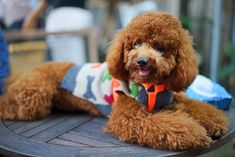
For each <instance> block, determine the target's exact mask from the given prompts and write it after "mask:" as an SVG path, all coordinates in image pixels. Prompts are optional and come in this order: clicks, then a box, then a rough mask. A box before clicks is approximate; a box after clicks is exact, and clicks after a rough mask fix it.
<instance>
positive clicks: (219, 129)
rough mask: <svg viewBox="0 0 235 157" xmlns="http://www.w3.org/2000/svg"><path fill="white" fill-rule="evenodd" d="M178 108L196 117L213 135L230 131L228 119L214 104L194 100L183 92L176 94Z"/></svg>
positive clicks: (216, 135) (218, 135) (221, 134)
mask: <svg viewBox="0 0 235 157" xmlns="http://www.w3.org/2000/svg"><path fill="white" fill-rule="evenodd" d="M174 97H175V101H176V105H175V107H176V109H177V110H182V111H183V112H186V113H188V114H189V115H190V116H192V117H193V118H194V119H196V120H197V121H198V122H199V123H200V124H201V125H202V126H203V127H204V128H205V129H206V130H207V134H208V135H209V136H212V137H221V136H223V135H224V134H225V133H226V132H227V131H228V119H227V117H226V116H225V115H224V114H223V113H222V111H220V110H218V109H216V108H215V107H214V106H212V105H210V104H207V103H204V102H200V101H197V100H192V99H189V98H187V97H186V96H184V95H183V94H181V93H179V94H175V95H174Z"/></svg>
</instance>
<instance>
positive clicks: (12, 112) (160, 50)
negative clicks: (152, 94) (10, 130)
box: [0, 12, 228, 150]
mask: <svg viewBox="0 0 235 157" xmlns="http://www.w3.org/2000/svg"><path fill="white" fill-rule="evenodd" d="M103 65H104V64H101V65H99V64H97V67H100V66H103ZM92 66H93V67H96V65H94V64H93V65H92ZM197 66H198V65H197V62H196V58H195V55H194V50H193V47H192V39H191V37H190V36H189V34H188V32H187V31H185V30H184V29H183V28H182V26H181V24H180V22H179V21H178V20H177V19H175V18H174V17H173V16H172V15H170V14H167V13H155V12H147V13H144V14H142V15H139V16H137V17H135V18H134V19H133V20H132V21H131V22H130V24H129V25H128V26H127V27H126V28H124V29H122V30H120V31H119V32H118V34H117V35H116V37H115V38H114V40H113V42H112V44H111V46H110V48H109V50H108V55H107V67H108V71H109V73H110V74H111V75H112V77H114V78H115V79H116V80H122V81H121V82H122V83H125V84H128V83H129V82H131V81H132V82H134V83H136V84H138V86H141V85H142V84H144V83H149V84H153V85H162V86H164V88H165V89H167V90H169V91H171V93H173V94H172V95H173V100H172V101H170V102H171V103H170V105H168V106H166V107H162V108H160V109H158V110H157V112H156V113H152V112H148V111H147V108H146V106H145V105H142V104H141V103H139V101H137V100H136V99H135V98H133V97H132V96H130V95H128V94H126V93H125V92H122V90H121V92H120V91H117V92H116V94H117V95H116V96H117V97H116V100H115V102H114V103H113V105H112V111H111V113H110V114H109V120H108V122H107V124H106V126H105V129H104V130H105V131H106V132H110V133H112V134H113V135H114V136H116V137H117V138H119V139H120V140H122V141H125V142H128V143H137V144H139V145H146V146H149V147H152V148H157V149H170V150H182V149H189V148H201V147H208V146H209V145H210V144H211V142H212V138H211V137H220V136H222V135H224V134H225V133H226V132H227V125H228V122H227V118H226V117H225V116H224V115H223V113H222V112H221V111H219V110H217V109H216V108H215V107H213V106H211V105H209V104H205V103H202V102H199V101H196V100H191V99H189V98H187V97H186V96H184V94H183V93H182V92H181V91H184V90H185V89H186V88H187V87H188V86H189V85H190V84H191V83H192V81H193V80H194V79H195V77H196V74H197V72H198V70H197ZM74 67H75V66H74V65H73V64H71V63H48V64H45V65H42V66H40V67H38V68H36V69H35V70H33V71H32V72H30V73H28V74H25V75H22V76H20V77H19V78H18V79H16V80H15V81H13V82H12V83H11V84H10V85H9V87H8V88H7V90H6V94H5V95H3V96H1V97H0V117H1V119H17V120H33V119H39V118H44V117H46V116H48V114H50V112H51V108H52V104H54V105H55V106H56V107H58V108H61V109H64V110H68V111H76V110H83V111H87V112H88V113H90V114H93V115H96V116H101V115H102V112H101V110H99V108H98V107H97V105H95V103H94V102H93V101H88V100H85V99H83V98H81V97H80V98H79V97H76V96H74V94H72V93H71V92H70V91H69V90H65V89H62V88H61V84H62V82H65V83H66V81H65V80H64V77H65V76H66V75H67V73H69V72H71V71H73V70H71V69H73V68H74ZM83 73H84V74H85V73H86V71H83V72H82V74H83ZM78 78H79V77H78ZM89 79H90V80H92V79H93V78H89ZM115 79H112V80H115ZM73 81H75V80H73ZM67 83H70V82H67ZM119 83H120V82H119ZM89 86H90V84H89V82H88V87H89ZM80 89H81V91H82V90H83V88H80V87H78V91H80ZM100 90H101V91H102V90H103V89H100ZM105 90H106V89H105ZM107 90H108V89H107ZM88 95H89V93H88ZM89 96H90V97H92V95H91V94H90V95H89ZM160 98H161V97H160ZM89 100H91V99H89ZM97 100H98V99H97Z"/></svg>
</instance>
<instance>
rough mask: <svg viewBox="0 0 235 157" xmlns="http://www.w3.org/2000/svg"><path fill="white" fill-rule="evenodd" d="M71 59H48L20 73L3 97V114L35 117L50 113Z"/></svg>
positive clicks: (0, 111)
mask: <svg viewBox="0 0 235 157" xmlns="http://www.w3.org/2000/svg"><path fill="white" fill-rule="evenodd" d="M71 66H72V64H69V63H48V64H45V65H42V66H40V67H38V68H36V69H34V70H33V71H32V72H30V73H28V74H25V75H22V76H20V77H19V78H18V79H17V80H16V81H15V82H14V83H12V84H11V85H10V86H9V87H8V89H7V91H6V93H5V94H4V95H3V96H1V97H0V118H1V119H18V120H33V119H39V118H43V117H45V116H47V115H48V114H49V113H50V111H51V107H52V98H53V95H54V94H55V93H57V91H58V90H59V84H60V82H61V80H62V79H63V77H64V75H65V73H66V71H67V70H68V69H69V67H71Z"/></svg>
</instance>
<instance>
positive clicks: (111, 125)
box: [105, 95, 212, 150]
mask: <svg viewBox="0 0 235 157" xmlns="http://www.w3.org/2000/svg"><path fill="white" fill-rule="evenodd" d="M105 131H107V132H110V133H112V134H114V135H115V136H116V137H118V138H119V139H120V140H122V141H125V142H128V143H137V144H140V145H146V146H149V147H152V148H157V149H170V150H183V149H190V148H202V147H208V146H209V145H210V143H211V142H212V140H211V138H210V137H208V136H207V133H206V130H205V129H204V128H203V127H202V126H201V125H200V124H199V123H197V122H196V121H195V120H194V119H193V118H190V117H189V115H188V114H186V113H181V112H177V111H176V112H171V111H162V112H161V111H160V112H158V113H156V114H151V113H148V112H147V111H146V108H145V107H144V105H140V104H138V102H137V101H136V100H135V99H132V98H130V97H127V96H125V95H119V97H118V100H117V102H116V103H115V104H114V106H113V111H112V113H111V115H110V119H109V121H108V122H107V124H106V126H105Z"/></svg>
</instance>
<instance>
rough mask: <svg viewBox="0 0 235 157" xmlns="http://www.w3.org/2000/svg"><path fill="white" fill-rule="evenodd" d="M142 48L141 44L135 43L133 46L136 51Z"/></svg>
mask: <svg viewBox="0 0 235 157" xmlns="http://www.w3.org/2000/svg"><path fill="white" fill-rule="evenodd" d="M140 46H141V42H139V41H138V42H135V43H134V44H133V48H134V49H137V48H139V47H140Z"/></svg>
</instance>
